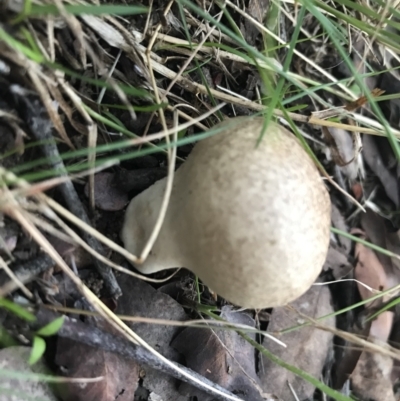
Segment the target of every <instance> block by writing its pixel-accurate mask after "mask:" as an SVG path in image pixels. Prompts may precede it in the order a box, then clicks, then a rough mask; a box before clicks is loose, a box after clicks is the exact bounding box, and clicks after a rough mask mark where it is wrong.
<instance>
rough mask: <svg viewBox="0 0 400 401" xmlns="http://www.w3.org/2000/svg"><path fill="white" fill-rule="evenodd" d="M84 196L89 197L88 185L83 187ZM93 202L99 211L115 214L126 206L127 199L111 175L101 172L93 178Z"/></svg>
mask: <svg viewBox="0 0 400 401" xmlns="http://www.w3.org/2000/svg"><path fill="white" fill-rule="evenodd" d="M85 195H86V196H89V185H88V184H87V185H86V186H85ZM94 200H95V205H96V207H97V208H99V209H100V210H105V211H109V212H116V211H118V210H122V209H123V208H124V207H125V206H126V205H127V204H128V202H129V197H128V194H127V192H125V191H122V190H121V189H120V188H119V187H118V186H117V185H116V183H115V176H114V174H113V173H108V172H101V173H98V174H96V175H95V176H94Z"/></svg>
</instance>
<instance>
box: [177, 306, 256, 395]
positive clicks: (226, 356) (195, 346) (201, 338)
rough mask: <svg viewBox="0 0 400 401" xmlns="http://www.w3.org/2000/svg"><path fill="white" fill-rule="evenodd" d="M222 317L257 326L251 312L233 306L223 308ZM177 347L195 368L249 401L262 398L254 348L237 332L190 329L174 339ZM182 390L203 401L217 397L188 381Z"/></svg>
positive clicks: (188, 364)
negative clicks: (209, 394) (233, 309)
mask: <svg viewBox="0 0 400 401" xmlns="http://www.w3.org/2000/svg"><path fill="white" fill-rule="evenodd" d="M221 317H222V318H224V319H225V320H227V321H228V322H231V323H240V324H246V325H249V326H251V327H254V320H253V319H252V318H251V317H250V316H249V315H248V314H246V313H244V312H235V311H232V310H231V309H230V307H224V308H223V309H222V313H221ZM250 337H253V338H254V335H251V336H250ZM173 346H174V347H175V348H176V349H177V350H178V351H179V352H180V353H182V354H183V356H184V357H185V360H186V364H187V366H188V367H190V368H191V369H193V370H195V371H196V372H198V373H200V374H201V375H203V376H205V377H207V378H208V379H210V380H212V381H213V382H215V383H218V384H220V385H221V386H222V387H224V388H226V389H227V390H229V391H231V392H233V393H235V394H237V395H239V396H240V397H242V398H244V399H245V400H249V401H250V400H251V401H257V400H260V401H261V400H262V397H261V395H260V390H259V388H260V387H259V386H260V382H259V379H258V377H257V375H256V372H255V359H254V357H255V353H254V349H253V347H252V346H251V345H250V344H249V343H248V342H246V341H245V340H244V339H243V338H242V337H241V336H240V335H239V334H237V333H236V332H235V331H233V330H221V329H212V330H211V329H204V330H199V329H198V328H187V329H185V330H184V331H183V332H182V333H181V334H180V335H179V336H178V337H177V338H176V339H175V340H174V341H173ZM180 392H181V393H182V394H185V395H188V396H189V395H190V396H192V397H193V396H197V399H199V400H202V401H207V400H212V399H213V397H210V396H207V395H206V394H204V393H203V392H200V391H199V390H197V389H194V388H193V387H192V386H190V385H187V384H183V385H181V387H180Z"/></svg>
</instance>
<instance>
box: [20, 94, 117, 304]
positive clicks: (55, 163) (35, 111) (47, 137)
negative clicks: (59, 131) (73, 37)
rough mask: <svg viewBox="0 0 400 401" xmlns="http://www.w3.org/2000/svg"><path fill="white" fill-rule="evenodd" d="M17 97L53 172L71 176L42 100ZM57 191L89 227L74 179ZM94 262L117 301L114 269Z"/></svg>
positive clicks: (96, 246)
mask: <svg viewBox="0 0 400 401" xmlns="http://www.w3.org/2000/svg"><path fill="white" fill-rule="evenodd" d="M14 95H15V97H16V98H17V99H18V101H19V103H20V105H21V106H22V107H21V108H20V109H21V112H22V113H23V115H24V117H25V118H24V120H25V122H26V124H27V125H28V126H29V128H30V131H31V133H32V134H33V135H34V136H35V137H36V138H37V139H38V140H39V141H41V142H42V145H41V146H42V150H43V153H44V154H45V156H46V157H47V158H48V163H49V164H50V166H51V167H52V168H53V169H54V170H56V171H58V172H59V176H64V177H68V173H67V171H66V168H65V165H64V162H63V160H62V159H61V157H60V154H59V152H58V148H57V145H56V142H55V140H54V138H53V135H52V123H51V121H50V120H49V119H48V118H47V113H45V110H44V108H43V106H42V104H41V103H40V102H39V99H37V98H35V99H34V100H30V98H32V96H23V95H21V94H20V92H17V91H14ZM58 189H59V191H60V192H61V194H62V196H63V198H64V200H65V202H66V203H67V205H68V208H69V210H70V211H71V212H72V213H73V214H74V215H75V216H76V217H78V218H79V219H80V220H82V221H84V222H85V223H87V224H89V225H90V220H89V217H88V215H87V214H86V211H85V209H84V208H83V206H82V203H81V201H80V199H79V196H78V194H77V193H76V191H75V188H74V186H73V184H72V182H71V180H67V181H65V182H64V183H62V184H60V185H59V186H58ZM82 236H83V238H84V240H85V241H86V242H87V244H88V245H89V246H90V247H91V248H93V249H94V250H96V252H98V253H100V254H104V252H103V249H104V248H103V246H102V244H101V243H100V242H99V241H97V239H96V238H94V237H93V236H91V235H89V234H88V233H87V232H86V231H83V230H82ZM93 262H94V265H95V267H96V269H97V271H98V272H99V274H100V276H101V277H102V279H103V280H104V285H105V288H106V290H107V291H108V293H109V295H110V296H111V297H114V298H118V297H119V296H120V295H121V294H122V292H121V289H120V287H119V285H118V283H117V280H116V279H115V276H114V273H113V271H112V269H111V268H110V267H109V266H106V265H105V264H104V263H101V262H100V261H99V260H97V259H96V258H93Z"/></svg>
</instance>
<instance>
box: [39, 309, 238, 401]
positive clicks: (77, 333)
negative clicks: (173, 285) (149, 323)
mask: <svg viewBox="0 0 400 401" xmlns="http://www.w3.org/2000/svg"><path fill="white" fill-rule="evenodd" d="M59 316H60V315H58V314H56V313H54V312H51V311H49V310H47V309H44V308H40V309H39V310H38V312H37V314H36V318H37V320H36V322H35V323H34V324H35V327H43V326H44V325H46V324H48V323H50V322H51V321H53V320H54V319H56V318H57V317H59ZM57 334H58V336H60V337H62V338H68V339H70V340H73V341H78V342H80V343H82V344H86V345H89V346H91V347H96V348H100V349H102V350H104V351H108V352H113V353H116V354H119V355H121V356H123V357H124V358H128V359H132V360H135V361H137V362H139V363H141V364H145V365H147V366H149V367H150V368H152V369H156V370H158V371H159V372H162V373H166V374H168V375H171V376H172V377H175V378H176V379H178V380H182V381H185V382H187V383H189V384H191V385H193V386H196V387H197V388H199V389H201V390H203V391H204V392H205V393H207V394H210V395H212V396H213V397H215V398H216V399H219V400H224V401H226V400H232V399H233V400H238V401H241V399H240V398H238V397H236V396H235V395H234V394H232V393H230V392H229V391H227V390H225V389H224V388H223V387H221V386H219V385H218V384H215V383H213V382H212V381H210V380H208V379H207V378H205V377H204V376H202V375H200V374H198V373H196V372H195V371H193V370H191V369H188V368H186V367H184V366H182V365H180V364H178V363H174V364H175V365H177V366H178V367H179V368H180V369H181V370H182V371H184V372H186V373H187V376H184V375H182V374H180V372H179V371H178V370H176V369H172V368H171V367H170V366H168V365H165V364H164V363H163V361H162V360H160V359H159V358H157V357H156V356H154V355H153V354H151V353H150V352H149V351H147V350H146V349H145V348H143V347H140V346H136V345H134V344H132V343H131V342H129V341H127V340H124V339H123V338H121V337H117V336H115V335H114V334H110V333H107V332H105V331H103V330H100V329H99V328H97V327H94V326H91V325H88V324H86V323H83V322H80V321H78V320H75V319H71V318H69V317H65V320H64V324H63V326H62V327H61V329H60V330H59V331H58V333H57ZM189 375H190V376H191V377H194V378H196V379H197V380H198V381H200V382H202V383H204V384H207V385H208V386H210V387H212V388H214V389H215V390H218V391H219V392H220V393H221V392H222V393H224V394H226V397H224V396H223V395H220V394H218V393H215V392H213V391H210V390H209V389H207V388H206V387H203V386H199V384H198V383H196V382H195V381H192V380H190V379H189Z"/></svg>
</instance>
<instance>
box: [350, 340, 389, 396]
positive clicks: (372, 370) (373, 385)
mask: <svg viewBox="0 0 400 401" xmlns="http://www.w3.org/2000/svg"><path fill="white" fill-rule="evenodd" d="M371 340H372V341H374V342H376V343H379V344H380V345H381V346H385V343H384V342H382V341H379V340H373V339H371ZM392 368H393V360H392V358H390V357H388V356H386V355H381V354H379V353H376V354H371V353H368V352H365V351H364V352H363V353H362V355H361V357H360V360H359V361H358V364H357V367H356V369H355V370H354V372H353V374H352V375H351V382H352V390H353V392H354V395H356V396H358V397H360V398H361V399H363V400H365V399H369V400H374V401H395V400H396V398H395V396H394V393H393V387H392V382H391V372H392Z"/></svg>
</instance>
